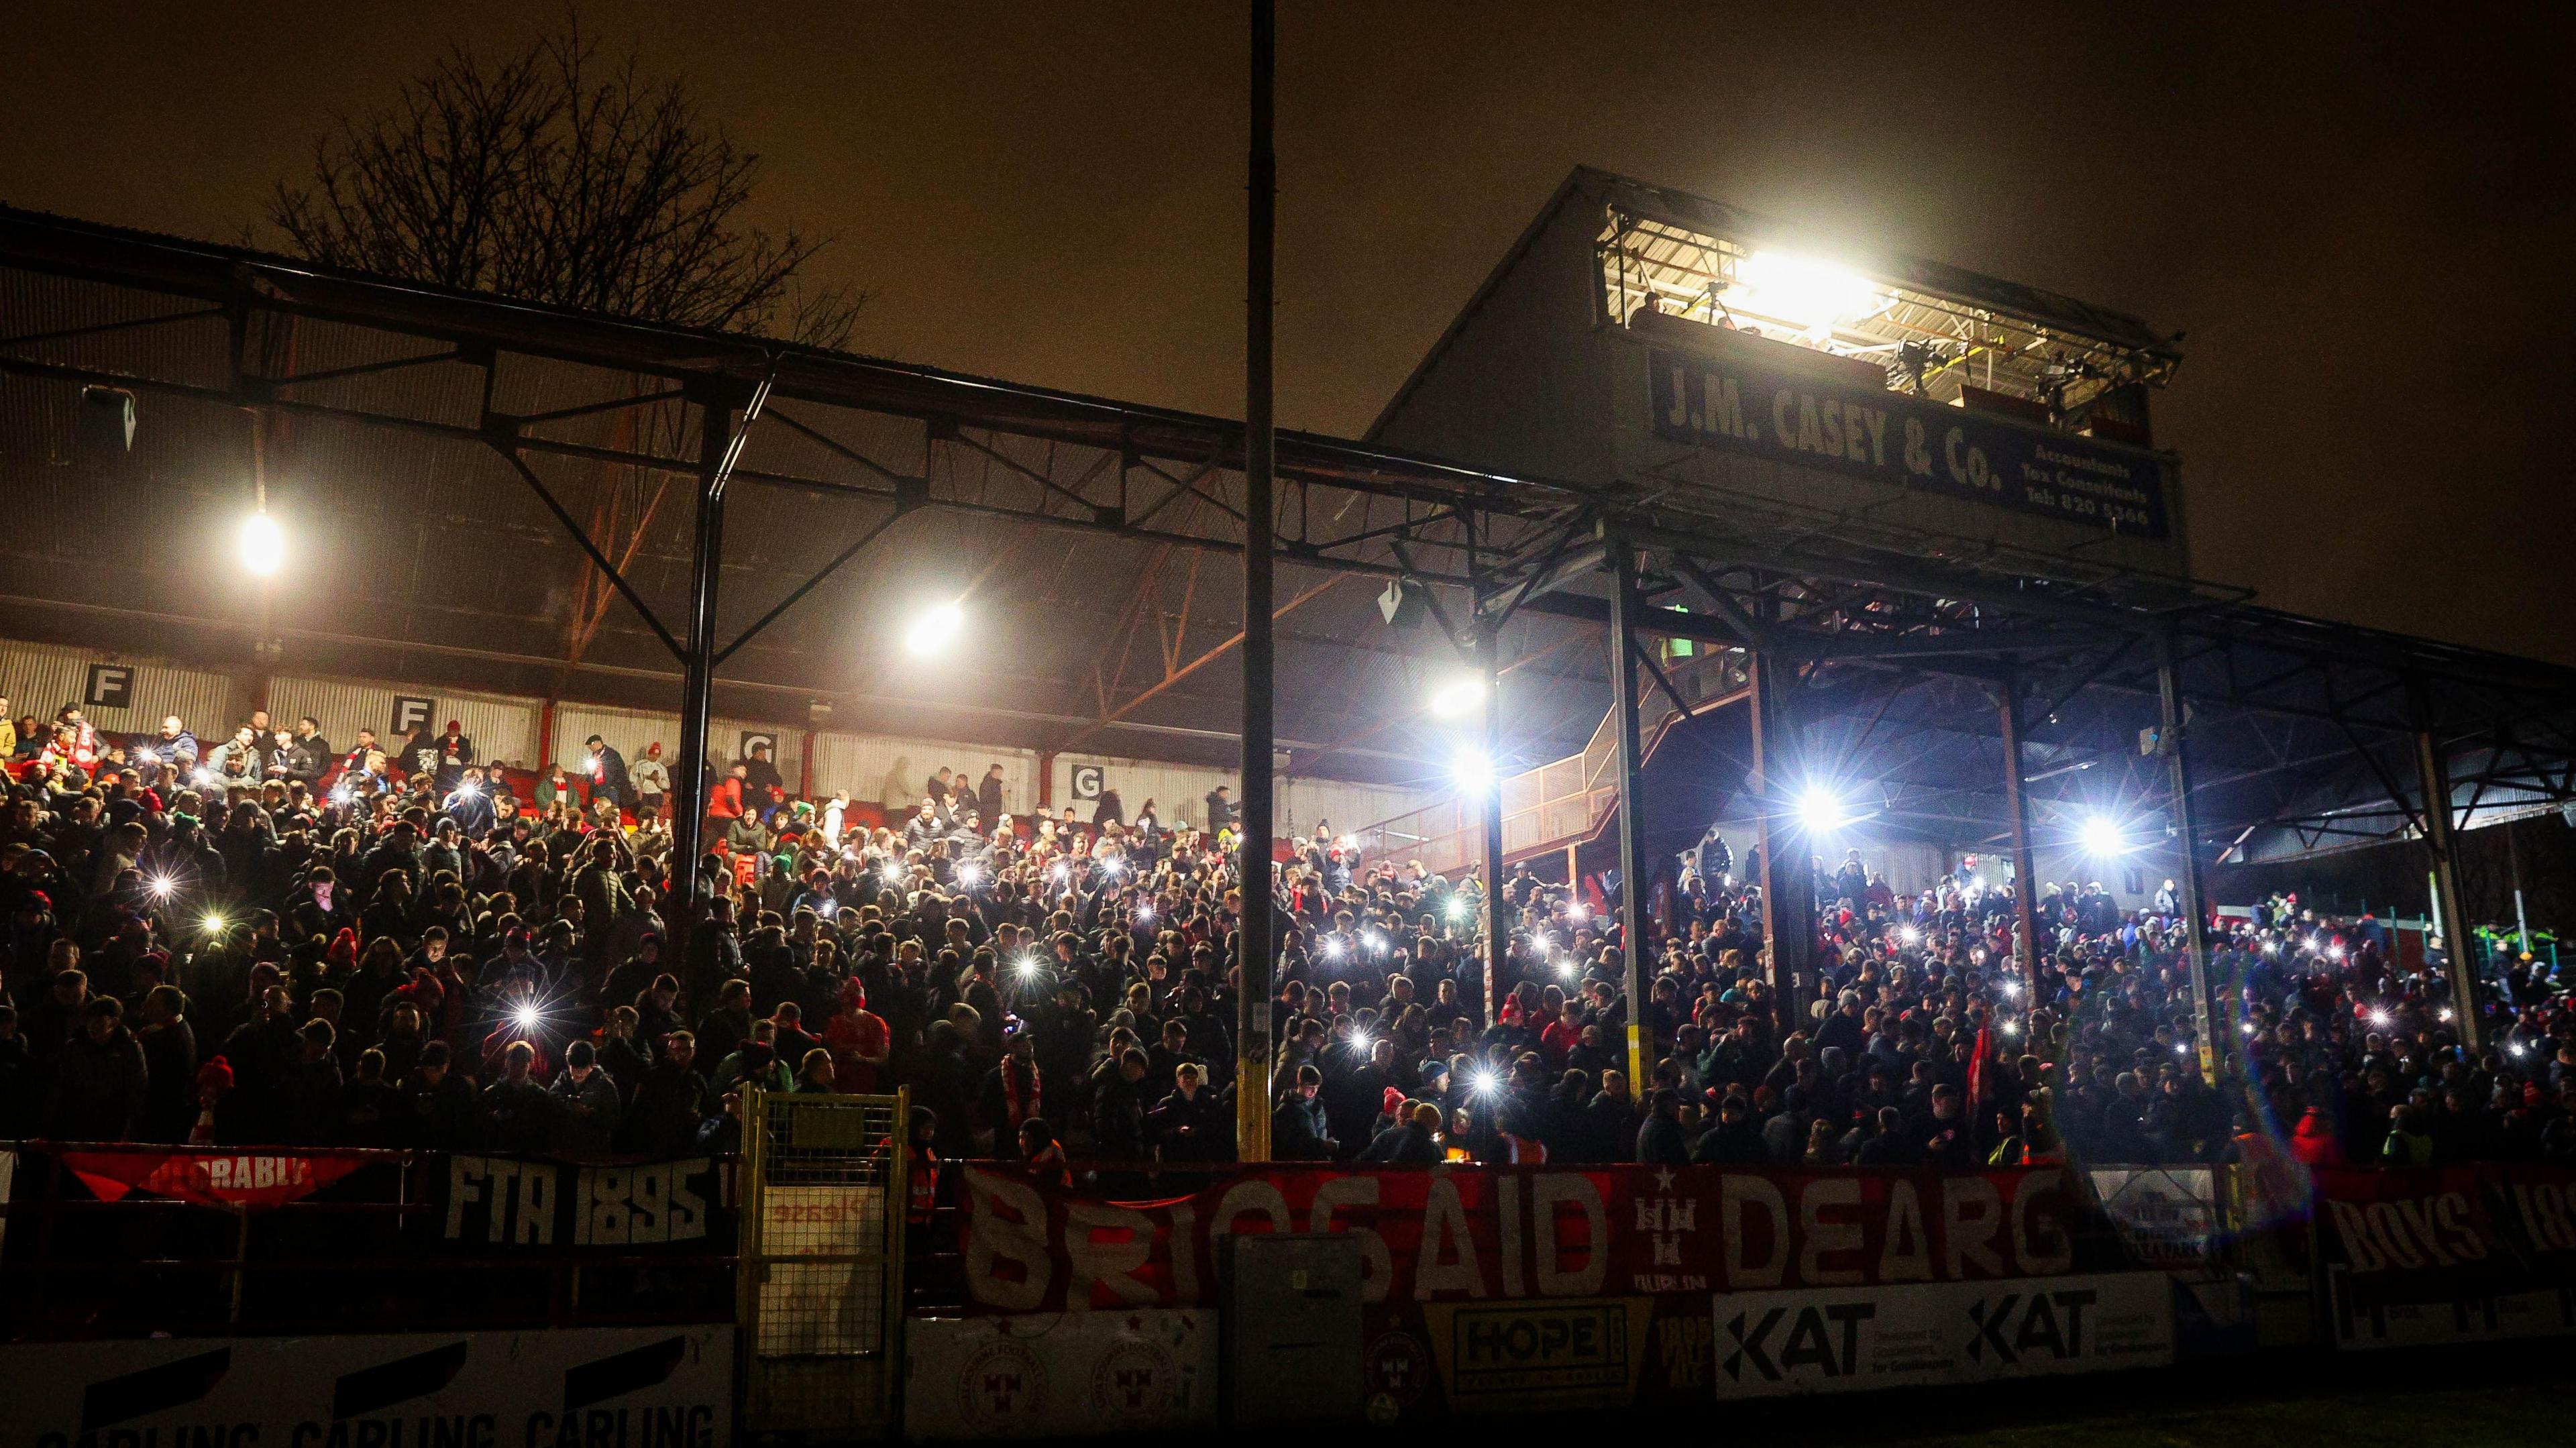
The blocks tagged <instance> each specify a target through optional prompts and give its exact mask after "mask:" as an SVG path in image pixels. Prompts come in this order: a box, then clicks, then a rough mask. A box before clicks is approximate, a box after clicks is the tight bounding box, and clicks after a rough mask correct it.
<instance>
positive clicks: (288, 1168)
mask: <svg viewBox="0 0 2576 1448" xmlns="http://www.w3.org/2000/svg"><path fill="white" fill-rule="evenodd" d="M387 1159H390V1158H389V1157H383V1156H375V1155H369V1154H366V1153H362V1152H329V1151H320V1152H302V1151H299V1152H229V1151H228V1152H188V1151H167V1152H159V1151H66V1152H64V1153H63V1154H62V1161H63V1169H64V1170H65V1171H68V1172H70V1173H71V1174H72V1175H73V1176H74V1177H76V1178H78V1179H79V1180H80V1184H81V1185H82V1186H85V1187H87V1188H89V1190H90V1192H91V1194H92V1195H94V1196H96V1197H97V1198H98V1199H99V1200H100V1201H102V1202H117V1201H123V1200H124V1199H125V1198H126V1196H127V1195H128V1194H129V1193H132V1192H145V1193H148V1194H150V1195H152V1196H156V1197H171V1198H175V1199H177V1200H179V1201H183V1202H196V1203H199V1204H200V1205H203V1206H209V1207H278V1206H284V1205H285V1204H286V1203H288V1202H291V1201H295V1200H297V1199H299V1198H302V1197H306V1196H310V1195H312V1194H313V1193H315V1192H318V1191H320V1190H322V1189H323V1188H324V1187H327V1186H329V1185H331V1184H332V1183H333V1182H336V1181H338V1180H340V1179H341V1178H342V1177H345V1176H347V1175H349V1174H350V1173H351V1172H354V1171H356V1170H357V1169H358V1168H360V1167H362V1166H365V1165H367V1164H368V1163H369V1162H371V1161H376V1160H387Z"/></svg>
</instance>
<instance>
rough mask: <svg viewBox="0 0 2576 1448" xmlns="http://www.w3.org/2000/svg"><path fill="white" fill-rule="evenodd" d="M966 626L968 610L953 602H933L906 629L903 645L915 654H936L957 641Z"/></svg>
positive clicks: (906, 649) (907, 650)
mask: <svg viewBox="0 0 2576 1448" xmlns="http://www.w3.org/2000/svg"><path fill="white" fill-rule="evenodd" d="M965 628H966V610H964V609H962V608H959V607H958V606H957V605H956V604H953V603H940V604H933V605H931V606H930V607H929V608H927V609H924V610H923V611H922V612H921V614H920V616H919V617H917V618H915V619H914V620H913V621H912V627H910V628H908V629H906V630H904V634H903V646H904V649H905V651H906V652H908V653H914V654H935V653H939V652H941V651H942V650H945V649H946V648H947V647H948V646H949V645H950V644H952V643H955V642H956V641H957V635H958V634H959V633H961V632H963V631H964V630H965Z"/></svg>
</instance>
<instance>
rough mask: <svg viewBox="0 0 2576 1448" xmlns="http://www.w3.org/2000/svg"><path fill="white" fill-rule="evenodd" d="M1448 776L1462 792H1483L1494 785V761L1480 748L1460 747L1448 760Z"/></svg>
mask: <svg viewBox="0 0 2576 1448" xmlns="http://www.w3.org/2000/svg"><path fill="white" fill-rule="evenodd" d="M1449 777H1450V778H1451V779H1454V780H1456V781H1457V782H1458V790H1459V792H1460V793H1462V794H1479V795H1480V794H1483V793H1484V792H1485V791H1487V790H1489V789H1492V788H1493V787H1494V761H1493V759H1492V757H1491V756H1489V755H1487V754H1486V753H1485V751H1483V750H1481V749H1473V748H1470V749H1461V750H1459V751H1458V755H1457V757H1456V758H1455V759H1452V760H1450V761H1449Z"/></svg>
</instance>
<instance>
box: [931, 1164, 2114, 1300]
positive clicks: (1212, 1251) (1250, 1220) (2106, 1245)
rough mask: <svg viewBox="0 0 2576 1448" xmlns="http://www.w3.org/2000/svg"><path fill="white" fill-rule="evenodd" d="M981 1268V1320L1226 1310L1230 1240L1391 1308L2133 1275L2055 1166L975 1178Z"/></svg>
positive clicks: (974, 1292)
mask: <svg viewBox="0 0 2576 1448" xmlns="http://www.w3.org/2000/svg"><path fill="white" fill-rule="evenodd" d="M963 1186H964V1189H965V1206H966V1209H967V1211H966V1226H965V1243H964V1245H965V1271H966V1288H967V1294H968V1298H969V1301H970V1303H971V1304H972V1306H973V1307H974V1309H975V1310H978V1311H983V1312H1040V1311H1054V1310H1064V1309H1070V1310H1073V1311H1082V1310H1086V1309H1094V1308H1099V1309H1122V1308H1135V1307H1201V1306H1214V1305H1216V1301H1217V1298H1216V1272H1215V1261H1216V1242H1217V1239H1218V1238H1221V1237H1223V1236H1226V1235H1228V1234H1230V1233H1236V1232H1348V1233H1351V1234H1352V1235H1354V1236H1356V1237H1358V1238H1359V1240H1360V1250H1361V1255H1362V1258H1363V1262H1364V1269H1363V1270H1364V1273H1365V1275H1364V1278H1363V1282H1362V1292H1363V1296H1364V1297H1365V1299H1366V1300H1367V1301H1369V1302H1372V1303H1382V1302H1416V1303H1433V1302H1475V1301H1487V1300H1491V1301H1513V1300H1523V1299H1531V1298H1593V1297H1603V1296H1612V1295H1627V1294H1688V1295H1692V1296H1696V1297H1700V1298H1702V1299H1705V1297H1706V1296H1707V1294H1709V1293H1712V1292H1749V1291H1769V1290H1778V1289H1793V1288H1843V1287H1862V1286H1876V1285H1881V1284H1888V1283H1916V1282H1960V1281H1989V1280H2003V1279H2013V1278H2032V1277H2047V1276H2053V1275H2057V1274H2062V1273H2072V1272H2078V1271H2100V1270H2104V1269H2112V1268H2118V1267H2122V1266H2125V1265H2128V1264H2127V1262H2126V1259H2125V1256H2124V1254H2123V1252H2122V1249H2121V1247H2120V1245H2119V1242H2118V1240H2117V1237H2116V1234H2115V1233H2114V1232H2113V1231H2112V1230H2111V1229H2110V1227H2109V1225H2108V1223H2107V1222H2106V1221H2105V1220H2104V1219H2103V1218H2102V1217H2101V1216H2100V1214H2099V1213H2097V1212H2095V1211H2093V1210H2092V1209H2091V1208H2090V1206H2089V1205H2088V1204H2087V1202H2086V1200H2085V1198H2084V1197H2083V1195H2082V1194H2081V1191H2080V1189H2079V1188H2078V1187H2077V1186H2076V1184H2074V1183H2073V1182H2071V1181H2070V1180H2069V1178H2068V1175H2067V1174H2066V1173H2065V1172H2063V1171H2060V1170H2058V1169H2055V1168H2048V1167H2032V1168H1998V1169H1991V1170H1984V1171H1964V1172H1939V1171H1895V1172H1891V1171H1857V1170H1825V1171H1798V1170H1770V1169H1741V1168H1721V1167H1646V1166H1609V1167H1587V1168H1582V1169H1560V1170H1551V1169H1548V1168H1544V1167H1537V1168H1515V1167H1471V1168H1437V1167H1436V1168H1433V1169H1431V1170H1428V1171H1344V1170H1339V1169H1336V1168H1331V1167H1297V1166H1247V1167H1238V1168H1228V1169H1220V1170H1218V1171H1216V1172H1214V1173H1212V1174H1210V1175H1208V1176H1206V1177H1204V1178H1200V1179H1198V1184H1197V1185H1196V1187H1195V1189H1194V1190H1191V1191H1189V1192H1188V1193H1186V1194H1184V1195H1177V1196H1171V1197H1166V1198H1161V1199H1157V1200H1148V1201H1112V1200H1105V1199H1102V1198H1098V1197H1091V1196H1083V1195H1078V1194H1076V1193H1073V1192H1068V1191H1062V1190H1058V1189H1055V1188H1053V1187H1049V1186H1045V1185H1041V1184H1038V1183H1034V1182H1032V1181H1031V1180H1030V1179H1029V1178H1028V1177H1027V1176H1025V1175H1023V1174H1020V1173H1017V1172H1011V1171H1007V1170H996V1169H986V1168H977V1167H969V1168H966V1169H965V1171H964V1173H963Z"/></svg>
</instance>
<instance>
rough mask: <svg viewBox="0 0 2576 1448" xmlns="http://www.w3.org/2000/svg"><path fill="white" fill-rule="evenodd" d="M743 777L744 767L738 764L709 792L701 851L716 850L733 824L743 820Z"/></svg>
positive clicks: (700, 843) (700, 844)
mask: <svg viewBox="0 0 2576 1448" xmlns="http://www.w3.org/2000/svg"><path fill="white" fill-rule="evenodd" d="M742 775H743V769H742V766H741V765H739V764H737V765H735V766H734V767H733V768H732V769H731V770H730V771H728V772H727V773H726V775H725V777H724V778H722V779H720V780H717V781H716V786H715V788H713V789H711V790H708V791H707V815H706V820H705V823H704V824H703V826H702V827H701V829H700V831H699V836H698V844H699V847H700V848H701V849H713V848H715V846H716V845H717V844H718V843H719V842H720V841H722V840H723V839H724V837H725V831H726V830H727V829H728V828H730V827H731V826H732V824H733V822H734V821H735V820H738V819H740V818H742V808H743V800H742Z"/></svg>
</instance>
